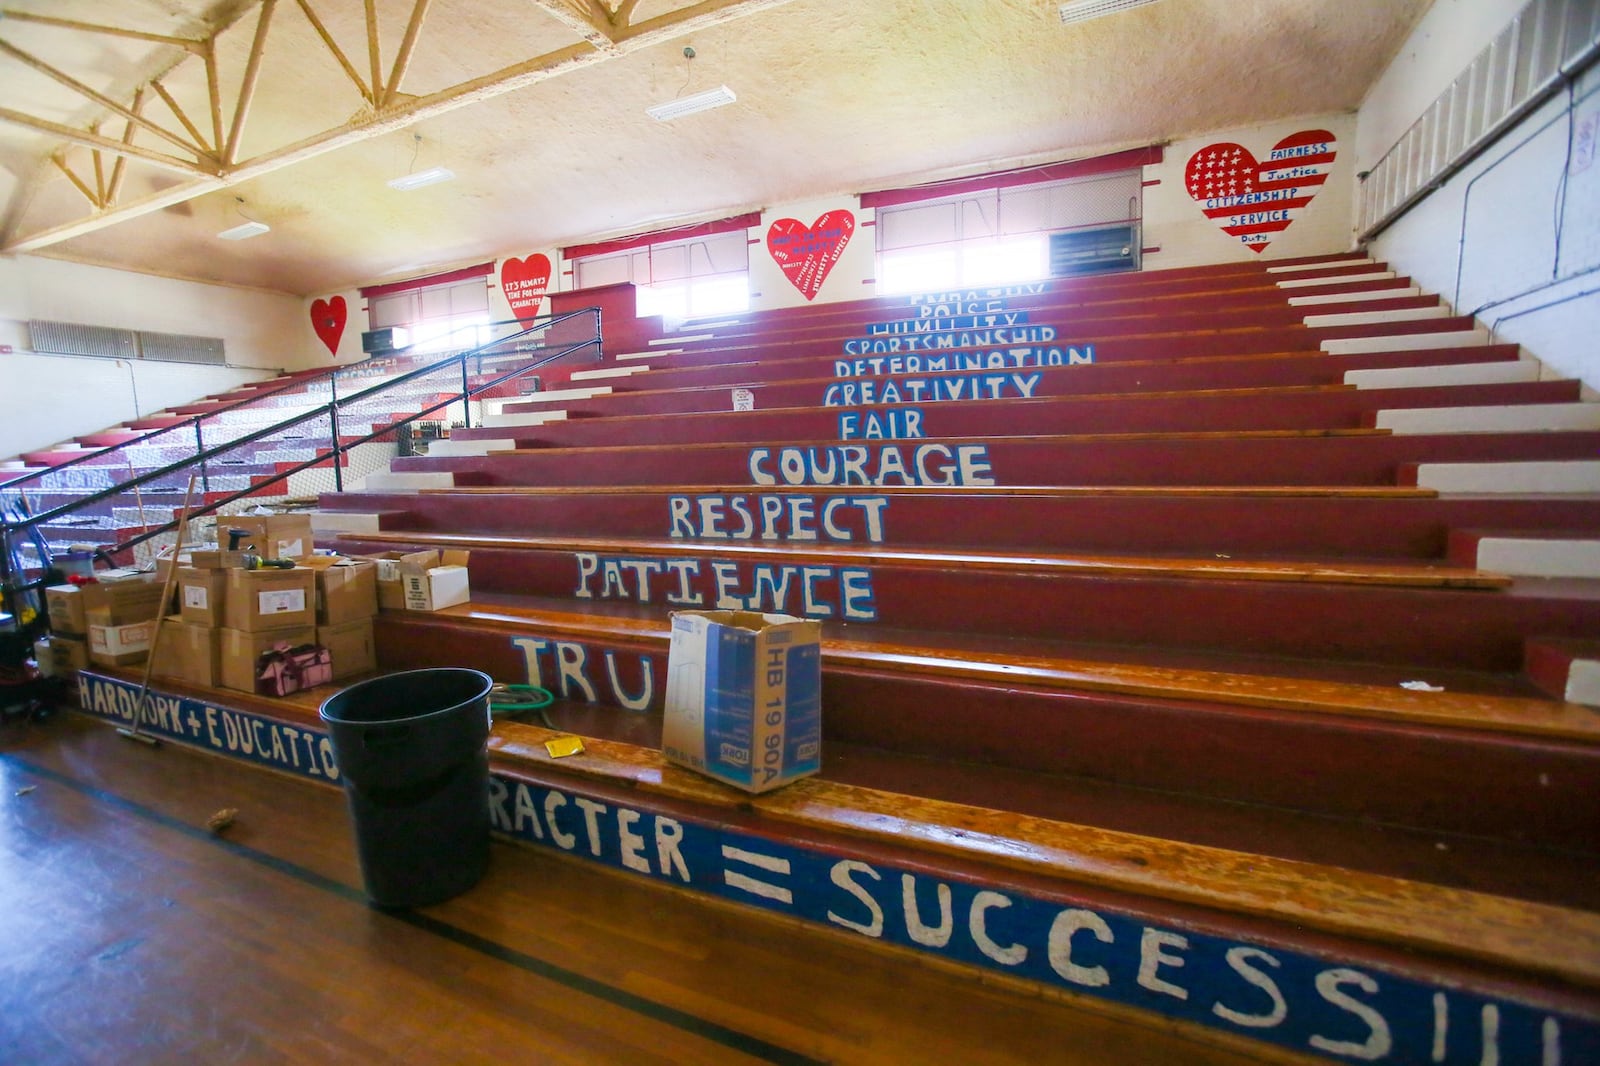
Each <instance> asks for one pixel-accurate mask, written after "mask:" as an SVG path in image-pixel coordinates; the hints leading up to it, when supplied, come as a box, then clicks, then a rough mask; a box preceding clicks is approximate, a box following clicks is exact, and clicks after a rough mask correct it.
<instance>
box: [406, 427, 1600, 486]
mask: <svg viewBox="0 0 1600 1066" xmlns="http://www.w3.org/2000/svg"><path fill="white" fill-rule="evenodd" d="M462 432H465V433H469V434H470V433H476V432H499V431H476V430H466V431H462ZM519 443H530V444H535V443H537V441H519ZM1595 454H1600V434H1596V433H1529V434H1502V433H1467V434H1439V435H1434V436H1415V437H1397V436H1394V435H1393V434H1389V433H1386V432H1384V431H1381V430H1376V429H1350V430H1262V431H1243V432H1218V433H1207V432H1200V433H1084V434H1073V435H1062V436H1049V435H1042V436H1034V437H997V438H988V439H986V438H930V439H926V440H918V441H886V442H883V443H876V442H839V441H828V440H820V441H801V442H794V443H790V444H762V445H758V446H754V447H752V446H751V445H749V444H746V443H735V442H726V441H725V442H713V443H708V444H683V445H679V446H677V447H675V448H672V449H663V448H659V447H655V446H653V445H646V444H628V445H608V446H591V447H578V448H551V447H530V448H521V449H519V450H517V451H514V452H502V453H499V454H496V455H493V456H487V457H479V458H471V457H467V458H455V459H451V458H440V459H433V458H428V457H420V458H408V459H397V460H395V469H397V470H411V469H415V470H450V471H452V472H454V473H457V474H459V475H461V476H460V477H458V479H457V483H458V484H460V485H467V484H471V485H584V484H591V485H605V484H623V485H642V484H667V485H672V484H677V483H679V482H681V481H682V480H683V476H684V469H685V463H692V464H693V465H692V467H691V469H693V471H694V473H695V476H696V478H698V479H701V480H704V481H706V482H707V483H713V484H725V485H736V484H741V483H742V484H747V485H752V486H754V487H757V488H759V487H761V486H764V485H765V486H780V485H782V486H788V487H794V488H799V487H810V486H813V485H817V484H822V485H834V484H839V485H845V484H848V485H852V486H856V485H859V486H861V487H862V488H869V487H902V486H908V487H925V488H944V489H952V488H961V489H968V488H974V487H987V486H995V485H1000V486H1009V487H1012V488H1022V487H1044V486H1080V487H1094V488H1104V487H1108V486H1130V487H1132V486H1142V487H1147V488H1148V487H1152V486H1164V485H1181V486H1228V487H1243V486H1263V487H1282V486H1292V485H1296V484H1301V485H1314V486H1333V485H1364V486H1370V487H1379V486H1384V487H1390V488H1392V487H1394V486H1395V484H1396V480H1397V478H1403V477H1404V476H1405V475H1406V472H1407V471H1408V469H1409V466H1408V464H1418V463H1423V464H1437V463H1463V462H1465V463H1471V462H1479V461H1496V462H1498V461H1502V460H1524V461H1527V460H1537V461H1552V460H1557V461H1574V460H1580V459H1586V458H1587V457H1588V456H1592V455H1595ZM1402 484H1408V485H1416V484H1417V483H1416V482H1415V481H1414V480H1413V481H1410V482H1402ZM1494 491H1498V492H1517V491H1537V490H1521V489H1518V488H1515V487H1512V483H1508V484H1507V486H1506V487H1502V488H1499V489H1497V490H1494Z"/></svg>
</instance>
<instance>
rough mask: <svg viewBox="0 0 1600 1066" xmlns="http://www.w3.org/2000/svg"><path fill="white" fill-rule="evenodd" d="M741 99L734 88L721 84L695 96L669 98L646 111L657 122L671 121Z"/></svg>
mask: <svg viewBox="0 0 1600 1066" xmlns="http://www.w3.org/2000/svg"><path fill="white" fill-rule="evenodd" d="M737 99H739V98H738V97H737V96H735V95H733V90H732V89H730V88H728V87H727V86H726V85H719V86H717V87H716V88H715V89H707V90H706V91H705V92H703V93H695V94H694V95H693V96H684V97H680V98H679V99H677V100H668V101H667V102H666V103H664V104H657V105H655V106H654V107H647V108H645V109H644V113H645V114H647V115H649V116H650V117H651V118H653V119H655V120H656V121H657V122H670V121H672V120H673V119H675V118H682V117H683V116H685V115H694V114H698V113H699V112H701V111H710V110H711V109H712V108H714V107H722V106H723V105H724V104H731V103H733V102H734V101H735V100H737Z"/></svg>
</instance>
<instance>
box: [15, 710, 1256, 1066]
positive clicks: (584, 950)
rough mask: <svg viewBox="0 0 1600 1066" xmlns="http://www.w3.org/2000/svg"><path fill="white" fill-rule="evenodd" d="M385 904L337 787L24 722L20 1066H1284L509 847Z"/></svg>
mask: <svg viewBox="0 0 1600 1066" xmlns="http://www.w3.org/2000/svg"><path fill="white" fill-rule="evenodd" d="M227 807H234V808H237V809H238V811H239V813H238V816H237V821H236V823H235V824H234V826H233V827H232V828H231V829H229V830H227V831H226V832H225V833H224V834H222V835H213V834H212V833H210V832H209V831H208V830H207V829H206V822H207V819H209V818H210V817H211V816H212V815H213V814H214V813H216V812H217V811H218V810H220V809H222V808H227ZM360 884H361V882H360V874H359V871H358V869H357V866H356V859H355V854H354V848H353V844H352V842H351V840H350V831H349V828H348V823H347V821H346V814H345V810H344V800H343V797H342V795H341V794H340V793H339V792H337V791H335V790H333V789H331V788H327V787H324V786H318V785H315V784H312V783H309V782H303V781H300V780H296V779H291V778H288V777H284V776H280V775H277V774H274V773H272V772H270V771H266V770H258V769H254V768H250V767H247V766H243V765H240V764H238V763H234V762H230V761H227V760H223V759H218V758H215V757H211V756H207V755H202V754H199V753H197V752H193V751H189V750H186V749H184V748H182V747H180V746H175V745H171V744H167V745H164V746H162V747H161V748H159V749H152V748H147V747H145V746H143V745H140V744H134V743H132V742H130V741H127V740H124V739H121V738H119V737H117V736H116V735H115V733H114V731H113V730H112V729H111V728H109V727H108V726H106V725H103V724H100V723H95V722H91V721H89V720H87V719H84V718H81V717H79V716H77V715H74V714H57V715H55V716H54V717H52V718H49V719H47V720H45V721H43V722H16V721H13V722H10V723H7V724H6V725H4V727H3V729H0V1062H5V1063H27V1064H30V1066H53V1064H68V1063H116V1064H118V1066H123V1064H135V1063H176V1062H185V1063H208V1064H209V1063H222V1062H244V1063H277V1062H316V1063H336V1062H384V1063H471V1062H491V1061H492V1062H497V1063H499V1062H517V1063H535V1062H536V1063H629V1064H638V1063H695V1064H711V1063H751V1062H775V1063H811V1062H839V1063H919V1064H925V1063H961V1064H967V1063H1030V1064H1033V1063H1040V1062H1050V1063H1062V1064H1076V1063H1084V1064H1088V1063H1096V1064H1098V1063H1116V1064H1118V1066H1128V1064H1141V1063H1150V1064H1157V1063H1159V1064H1162V1066H1171V1064H1185V1063H1199V1064H1213V1063H1215V1064H1220V1063H1241V1062H1259V1061H1262V1055H1263V1054H1266V1055H1267V1056H1268V1057H1270V1058H1271V1059H1272V1060H1276V1061H1282V1060H1283V1058H1284V1057H1283V1056H1282V1055H1280V1054H1276V1053H1273V1052H1270V1051H1269V1050H1268V1049H1265V1048H1261V1049H1259V1050H1256V1049H1255V1048H1254V1047H1252V1048H1251V1050H1252V1051H1255V1053H1254V1054H1240V1053H1234V1052H1232V1051H1229V1050H1226V1049H1224V1048H1219V1047H1218V1046H1216V1045H1215V1044H1214V1043H1211V1042H1208V1043H1201V1042H1198V1041H1197V1040H1194V1039H1190V1038H1189V1036H1188V1035H1186V1034H1185V1033H1183V1032H1179V1031H1175V1030H1174V1029H1173V1028H1172V1027H1171V1026H1166V1025H1163V1024H1162V1023H1161V1022H1160V1021H1159V1020H1157V1019H1153V1018H1149V1017H1148V1016H1143V1015H1139V1016H1133V1015H1121V1016H1116V1015H1108V1014H1106V1013H1104V1012H1101V1011H1093V1012H1091V1011H1088V1010H1084V1009H1081V1008H1079V1007H1077V1006H1074V1005H1073V1004H1071V1003H1069V1002H1067V1001H1066V1000H1064V999H1063V998H1060V997H1056V996H1054V995H1053V994H1051V995H1049V996H1046V995H1045V994H1040V993H1038V992H1037V991H1036V990H1033V989H1032V988H1031V987H1030V986H1024V985H1015V984H1010V983H1007V982H1004V981H1003V979H994V978H988V977H980V976H978V975H975V974H974V973H972V972H971V971H965V970H959V969H955V968H949V967H945V966H942V965H940V964H938V963H932V962H929V961H927V960H923V959H920V958H917V957H915V956H912V955H910V954H908V953H901V952H899V951H896V950H894V949H884V948H881V947H876V946H872V945H868V944H865V943H863V942H862V941H861V940H860V939H859V938H855V937H853V936H851V935H849V934H844V933H834V932H832V931H829V930H818V929H817V928H816V927H814V926H804V927H802V926H800V925H799V924H797V923H792V922H786V921H783V920H782V919H779V918H775V917H773V916H769V915H766V914H761V913H757V912H751V911H747V910H745V909H741V908H735V907H732V906H729V905H725V904H721V903H716V902H711V901H707V900H705V899H703V898H701V897H698V896H692V895H689V894H687V893H685V892H680V891H675V890H672V889H667V888H662V887H660V886H659V885H653V884H652V885H642V884H637V883H634V882H633V881H632V880H631V879H630V878H628V877H627V876H624V875H622V874H618V873H614V872H610V871H606V870H602V869H598V868H595V867H593V866H591V865H589V864H586V863H584V862H582V861H581V860H577V859H571V858H566V857H563V856H559V855H554V854H549V853H545V852H535V851H531V850H526V849H523V848H518V847H514V846H511V845H508V844H501V843H497V844H496V845H495V847H494V855H493V859H492V863H491V867H490V871H489V874H488V876H487V877H486V878H485V880H484V882H483V883H482V884H480V885H479V886H478V887H477V888H475V889H473V890H472V891H471V892H469V893H467V894H466V895H464V896H461V897H459V898H457V899H455V900H452V901H450V902H448V903H446V904H443V905H441V906H438V907H432V908H428V909H426V910H419V911H412V912H399V913H386V912H381V911H378V910H375V909H372V908H370V907H368V906H367V905H366V903H365V899H364V897H363V895H362V893H361V890H360ZM1217 1039H1220V1038H1217ZM1239 1046H1240V1047H1244V1045H1239Z"/></svg>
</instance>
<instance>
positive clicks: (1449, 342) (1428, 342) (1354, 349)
mask: <svg viewBox="0 0 1600 1066" xmlns="http://www.w3.org/2000/svg"><path fill="white" fill-rule="evenodd" d="M1488 343H1489V331H1488V330H1486V329H1482V328H1478V329H1467V330H1449V331H1446V332H1441V333H1406V334H1395V335H1392V336H1381V337H1347V338H1338V339H1332V340H1325V341H1323V342H1322V350H1323V351H1325V352H1327V353H1328V354H1329V355H1356V354H1359V353H1361V352H1401V351H1422V350H1426V349H1429V348H1460V347H1463V346H1466V345H1487V344H1488Z"/></svg>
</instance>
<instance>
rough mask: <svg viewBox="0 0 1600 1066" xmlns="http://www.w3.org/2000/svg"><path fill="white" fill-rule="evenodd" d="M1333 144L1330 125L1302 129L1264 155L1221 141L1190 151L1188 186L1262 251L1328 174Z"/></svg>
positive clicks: (1219, 220) (1213, 215)
mask: <svg viewBox="0 0 1600 1066" xmlns="http://www.w3.org/2000/svg"><path fill="white" fill-rule="evenodd" d="M1335 147H1336V143H1335V141H1334V136H1333V134H1331V133H1329V132H1328V131H1327V130H1301V131H1300V132H1299V133H1292V134H1290V135H1289V136H1287V137H1285V138H1284V139H1283V140H1281V141H1279V142H1278V143H1277V144H1275V145H1273V146H1272V148H1271V150H1270V151H1268V153H1267V158H1266V159H1264V160H1260V159H1257V158H1256V157H1255V155H1254V154H1253V153H1252V152H1251V151H1250V149H1248V148H1246V147H1244V146H1243V145H1241V144H1234V143H1233V142H1232V141H1219V142H1218V143H1216V144H1208V145H1206V146H1205V147H1204V148H1202V149H1200V150H1199V151H1198V152H1196V153H1195V154H1194V155H1192V156H1190V157H1189V165H1188V166H1187V167H1185V168H1184V174H1183V180H1184V186H1185V188H1187V189H1188V190H1189V195H1190V196H1192V197H1193V198H1194V199H1195V200H1196V201H1197V202H1198V203H1199V204H1200V206H1201V208H1202V209H1203V210H1204V211H1205V213H1206V217H1207V218H1209V219H1211V220H1212V221H1213V222H1215V223H1216V224H1217V225H1218V227H1220V228H1221V230H1222V232H1223V233H1226V234H1228V235H1229V236H1230V237H1233V238H1235V239H1237V240H1238V241H1239V243H1240V244H1243V245H1244V246H1245V247H1246V248H1249V249H1250V250H1251V251H1253V252H1258V253H1259V252H1260V251H1261V250H1262V249H1264V248H1266V246H1267V245H1268V244H1271V243H1272V240H1273V238H1274V237H1276V236H1277V235H1278V234H1279V233H1282V232H1283V231H1284V230H1286V229H1288V228H1289V224H1290V223H1291V222H1293V221H1294V220H1295V219H1297V218H1299V217H1300V215H1301V213H1302V212H1304V211H1305V209H1306V205H1307V204H1309V203H1311V200H1312V198H1313V197H1314V196H1316V195H1317V191H1318V190H1319V189H1321V188H1322V183H1323V182H1325V181H1327V180H1328V171H1329V170H1330V169H1332V167H1333V160H1334V156H1335V154H1336V153H1335V151H1334V149H1335Z"/></svg>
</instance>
